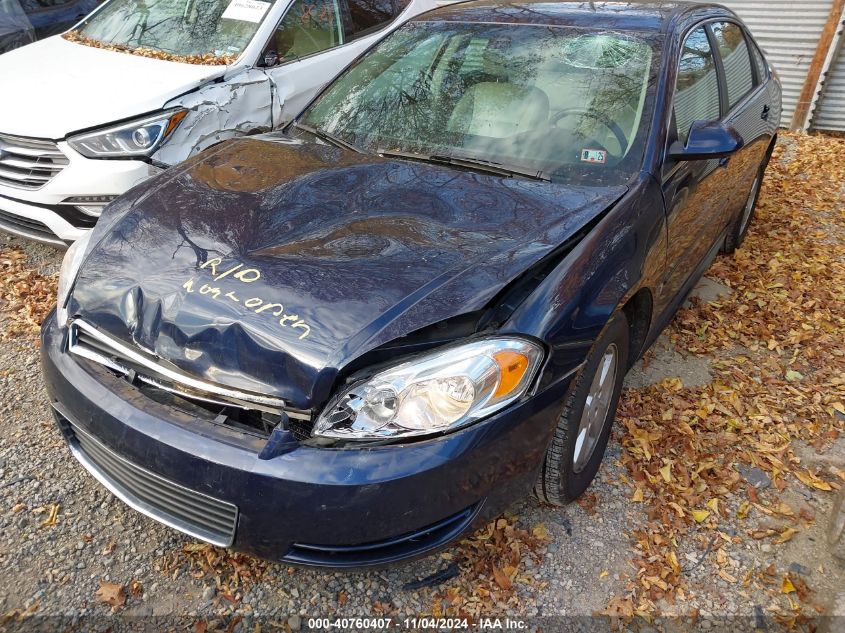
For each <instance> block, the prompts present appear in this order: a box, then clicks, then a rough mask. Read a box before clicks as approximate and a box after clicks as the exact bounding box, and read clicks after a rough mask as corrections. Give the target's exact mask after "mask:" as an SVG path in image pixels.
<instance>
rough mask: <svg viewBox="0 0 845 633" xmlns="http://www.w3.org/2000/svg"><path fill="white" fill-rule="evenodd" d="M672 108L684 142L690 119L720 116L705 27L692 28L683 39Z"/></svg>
mask: <svg viewBox="0 0 845 633" xmlns="http://www.w3.org/2000/svg"><path fill="white" fill-rule="evenodd" d="M674 108H675V123H676V124H677V127H678V140H680V141H681V142H683V143H686V141H687V137H688V136H689V131H690V128H691V127H692V124H693V123H695V122H696V121H708V122H709V121H718V120H719V118H720V116H721V115H720V111H719V77H718V75H717V74H716V60H715V57H714V56H713V50H712V49H711V48H710V40H709V39H708V38H707V31H705V30H704V27H701V28H698V29H696V30H694V31H693V32H692V33H690V35H689V37H687V39H686V41H685V42H684V47H683V49H682V51H681V60H680V63H679V65H678V81H677V84H676V86H675V100H674Z"/></svg>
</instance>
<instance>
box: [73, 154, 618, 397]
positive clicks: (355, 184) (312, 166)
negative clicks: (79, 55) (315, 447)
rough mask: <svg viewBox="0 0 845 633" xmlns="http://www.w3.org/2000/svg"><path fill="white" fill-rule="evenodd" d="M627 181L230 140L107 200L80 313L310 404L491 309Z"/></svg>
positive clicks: (177, 362) (77, 300) (248, 386)
mask: <svg viewBox="0 0 845 633" xmlns="http://www.w3.org/2000/svg"><path fill="white" fill-rule="evenodd" d="M625 191H626V188H625V187H607V188H590V187H564V186H558V185H550V184H548V183H543V182H534V181H527V180H518V179H510V178H502V177H498V176H489V175H485V174H480V173H475V172H470V171H457V170H454V169H451V168H447V167H441V166H436V165H430V164H426V163H417V162H409V161H397V160H388V159H384V158H380V157H378V156H373V155H363V154H356V153H353V152H349V151H346V150H340V149H337V148H334V147H330V146H326V145H322V144H301V143H299V142H298V141H294V140H290V139H284V138H279V139H278V140H276V141H275V142H271V141H268V140H256V139H244V140H238V141H233V142H230V143H227V144H225V145H223V146H221V148H219V149H218V151H215V152H213V153H210V154H209V153H206V154H201V155H200V156H199V157H198V159H195V160H191V161H189V162H188V163H185V164H183V165H182V166H180V167H177V168H175V169H174V170H171V171H170V172H166V173H165V174H163V175H162V176H160V177H157V178H155V179H153V180H152V181H148V183H145V184H144V185H142V186H141V189H140V190H135V195H134V196H133V198H135V199H136V201H135V202H134V204H130V202H129V201H126V202H123V201H121V200H119V201H118V202H117V203H115V204H114V205H113V206H112V207H110V208H109V209H107V210H106V215H104V217H103V218H102V219H101V220H100V223H99V225H98V227H97V229H98V230H97V231H96V233H95V236H94V237H93V238H92V240H93V242H94V243H96V246H95V247H94V248H93V249H92V251H91V252H90V253H89V255H88V256H87V258H86V261H85V262H84V264H83V265H82V268H81V270H80V273H79V276H78V278H77V282H76V285H75V288H74V291H73V296H72V298H71V301H70V303H69V306H68V308H69V314H70V316H71V317H72V318H73V317H75V316H78V317H81V318H83V319H84V320H85V321H87V322H88V323H89V324H92V325H94V326H95V327H97V328H99V329H100V330H102V331H104V332H105V333H107V334H110V335H112V336H114V337H117V338H118V339H121V340H123V341H124V342H128V343H132V344H134V345H137V346H139V347H141V348H143V349H145V350H148V351H149V352H150V353H152V354H154V355H156V356H158V357H159V358H161V359H164V360H165V361H166V362H167V363H168V364H172V365H173V366H176V367H178V368H179V369H181V370H183V371H187V372H189V373H191V374H192V375H195V376H197V377H200V378H203V379H205V380H209V381H212V382H216V383H218V384H222V385H226V386H228V387H232V388H237V389H241V390H247V391H252V392H256V393H259V394H264V395H272V396H275V397H280V398H283V399H285V400H286V401H287V403H288V404H289V405H291V406H295V407H298V408H302V409H307V408H311V407H313V406H316V405H319V404H321V403H322V402H324V401H325V399H327V398H328V395H329V390H330V389H331V386H332V384H333V383H334V380H335V378H336V376H337V372H338V370H339V369H341V368H343V367H344V366H345V365H347V364H348V363H349V362H350V361H352V360H353V359H355V358H357V357H359V356H360V355H361V354H363V353H365V352H367V351H369V350H372V349H374V348H376V347H378V346H380V345H383V344H385V343H387V342H390V341H393V340H395V339H397V338H399V337H402V336H404V335H406V334H408V333H411V332H414V331H415V330H418V329H420V328H423V327H425V326H428V325H431V324H434V323H437V322H439V321H443V320H444V319H447V318H451V317H454V316H457V315H461V314H465V313H468V312H472V311H475V310H480V309H482V308H483V307H485V306H486V305H487V304H488V303H489V302H490V300H491V299H492V298H493V297H495V296H496V294H497V293H498V292H499V291H500V290H501V289H502V288H503V287H504V286H505V285H507V284H508V283H509V282H511V281H513V280H514V279H515V278H517V277H518V276H520V274H521V273H523V272H524V271H525V270H526V269H527V268H528V267H530V266H531V265H532V264H534V263H536V262H537V261H538V260H539V259H540V258H542V257H543V256H544V255H546V254H548V253H549V252H550V251H552V250H553V249H554V248H555V247H557V246H559V245H560V244H561V243H563V242H564V241H565V240H566V239H567V238H568V237H570V236H572V235H573V234H575V233H576V232H577V231H578V230H579V229H580V228H582V227H583V226H584V224H585V223H587V222H589V221H590V220H591V219H593V218H594V217H595V216H596V215H597V214H599V213H601V212H602V211H603V210H604V209H606V208H607V207H608V206H609V205H611V204H612V203H614V202H615V201H616V200H617V199H618V198H619V197H620V196H621V195H622V194H624V192H625ZM139 192H140V194H139ZM130 195H132V194H130ZM124 205H125V206H126V207H128V209H125V210H122V209H121V208H122V207H123V206H124ZM99 235H102V237H101V238H98V236H99ZM98 239H99V242H97V240H98Z"/></svg>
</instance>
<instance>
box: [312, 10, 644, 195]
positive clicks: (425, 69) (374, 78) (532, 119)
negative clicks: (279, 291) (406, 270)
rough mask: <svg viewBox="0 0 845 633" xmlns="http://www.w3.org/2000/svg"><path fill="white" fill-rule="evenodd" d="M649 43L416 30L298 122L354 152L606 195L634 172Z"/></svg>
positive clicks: (571, 33)
mask: <svg viewBox="0 0 845 633" xmlns="http://www.w3.org/2000/svg"><path fill="white" fill-rule="evenodd" d="M659 41H660V40H659V39H658V36H656V35H651V34H642V33H633V32H631V33H628V32H618V31H601V30H589V29H582V28H570V27H550V26H534V25H513V24H509V25H504V24H503V25H490V24H465V23H455V22H436V21H421V22H414V23H410V24H407V25H406V26H404V27H403V28H401V29H399V30H398V31H397V32H396V33H394V34H393V35H391V36H390V37H389V38H387V39H386V40H385V41H384V42H382V43H381V44H379V45H378V46H377V47H376V48H375V49H373V50H372V51H371V52H370V53H369V54H368V55H366V56H365V57H364V58H363V59H362V60H361V61H360V62H358V63H357V64H356V65H354V66H352V67H351V68H350V69H349V70H348V71H347V72H346V73H345V74H344V75H342V76H341V77H340V78H339V79H338V80H337V81H335V83H334V84H332V85H331V86H330V88H329V89H328V90H327V91H326V92H325V93H324V94H323V95H322V96H321V97H320V98H319V99H318V100H317V101H315V102H314V103H313V104H312V106H311V107H310V108H309V109H308V110H306V112H305V113H304V114H303V115H302V117H301V118H300V119H299V122H300V124H301V125H302V127H303V128H305V129H308V128H310V129H311V130H312V131H313V132H321V133H323V136H324V138H327V137H329V136H331V137H334V138H335V139H336V140H337V141H339V142H344V143H347V144H352V145H354V146H356V147H357V148H360V149H363V150H367V151H371V152H377V153H382V154H385V155H390V154H400V155H401V154H405V156H404V157H405V158H410V159H419V160H425V159H426V158H427V159H429V160H434V162H441V161H442V162H451V163H453V164H462V166H464V167H467V166H468V165H469V166H470V168H472V164H473V163H474V164H475V165H477V166H480V165H481V162H482V161H483V162H484V163H486V165H487V166H488V167H491V166H496V167H498V168H503V169H509V170H514V171H516V172H520V173H521V174H522V175H526V174H528V175H531V174H534V175H536V176H538V177H543V179H549V180H551V181H553V182H568V183H577V184H585V185H610V184H620V183H624V182H627V181H628V180H629V179H630V178H631V176H632V175H633V174H635V173H637V172H639V169H640V165H641V163H642V157H643V148H644V143H645V137H646V136H647V133H648V126H649V123H650V118H651V117H650V111H651V102H652V98H653V93H654V84H655V75H656V72H657V66H658V64H657V63H655V62H654V60H655V59H657V57H656V55H657V53H658V47H659Z"/></svg>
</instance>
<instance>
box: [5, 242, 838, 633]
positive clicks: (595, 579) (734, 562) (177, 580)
mask: <svg viewBox="0 0 845 633" xmlns="http://www.w3.org/2000/svg"><path fill="white" fill-rule="evenodd" d="M11 246H19V247H21V248H23V249H24V251H25V252H26V254H27V258H28V261H29V263H30V264H31V265H32V266H33V267H34V268H37V269H38V270H40V271H41V272H42V273H44V274H50V273H54V272H55V271H57V269H58V266H59V263H60V259H61V253H60V252H59V251H56V250H54V249H52V248H50V247H44V246H40V245H35V244H30V243H26V242H24V241H21V240H18V239H16V238H12V237H8V236H0V249H3V248H6V247H11ZM725 292H729V289H727V288H725V287H722V286H720V285H719V284H718V283H716V282H713V281H709V280H708V281H705V282H704V283H703V284H702V286H701V287H700V288H699V290H698V291H697V294H698V295H699V296H701V297H702V298H703V299H704V300H714V299H716V298H718V296H719V295H720V293H725ZM3 318H7V317H3ZM5 327H6V323H5V322H4V321H2V320H0V332H2V331H3V330H4V328H5ZM710 362H711V360H710V359H708V358H706V357H688V356H685V355H684V354H682V353H680V352H679V351H677V350H676V349H675V348H674V347H673V346H672V343H671V342H670V341H669V340H668V338H666V337H662V338H661V339H660V340H659V341H658V342H657V344H656V345H655V346H654V348H653V349H652V350H651V351H650V352H649V356H648V363H647V367H644V365H643V363H642V362H640V363H639V364H638V366H637V367H636V368H635V370H634V371H633V372H632V374H631V375H630V376H629V379H628V385H629V387H630V388H642V387H644V386H646V385H649V384H652V383H656V382H659V381H660V380H662V379H663V378H666V377H681V378H682V380H684V383H685V384H690V385H693V384H706V383H707V382H708V381H709V380H710ZM0 394H2V395H0V403H2V404H0V614H2V613H6V616H5V617H0V630H4V629H5V630H17V629H18V628H23V627H25V626H35V624H36V623H40V624H42V625H45V624H46V625H49V626H48V627H47V628H52V627H54V625H55V626H56V627H57V625H58V622H57V621H56V620H50V619H43V618H41V619H39V618H38V617H35V618H29V619H28V620H27V619H25V618H26V617H27V616H29V615H31V614H35V615H36V616H62V617H65V618H68V620H67V621H66V622H65V623H74V622H75V623H76V624H77V625H78V626H79V627H80V628H81V630H95V629H96V630H105V629H106V628H108V627H109V626H112V625H113V624H114V622H113V621H112V620H111V619H110V618H107V617H105V616H108V615H110V614H111V613H112V607H110V606H109V605H108V604H104V603H103V602H101V601H99V600H98V598H97V591H98V589H99V588H100V585H101V582H106V583H116V584H118V585H121V586H122V587H126V588H127V589H126V591H127V594H128V598H127V600H126V604H125V605H124V606H122V607H121V608H119V609H118V610H117V612H119V613H120V615H122V616H149V615H156V616H167V617H176V618H181V620H179V626H174V628H178V629H179V630H184V629H185V628H189V629H190V630H195V631H198V632H202V631H205V630H215V629H216V628H218V627H219V628H220V629H221V630H225V629H226V627H227V626H230V625H231V627H230V629H231V630H235V631H253V630H262V629H261V628H260V627H259V628H258V629H256V628H255V625H254V623H253V619H255V618H258V619H259V620H260V621H261V622H262V626H263V627H264V628H263V630H276V629H278V630H298V629H300V628H302V629H306V628H307V618H308V617H314V616H323V617H325V616H332V617H333V616H335V615H342V616H372V615H375V614H379V613H387V614H405V615H412V614H430V613H432V612H435V613H436V612H438V611H439V610H440V609H441V608H442V607H443V606H444V605H445V606H448V595H449V594H448V590H449V588H450V587H451V588H454V590H455V591H458V592H470V591H472V590H473V589H472V587H473V586H474V583H476V579H475V578H473V577H472V576H471V575H470V576H467V575H466V573H465V574H464V575H463V576H462V577H461V578H458V579H455V580H452V581H449V582H447V583H446V584H445V585H443V586H439V587H433V588H423V589H418V590H410V589H407V588H405V585H406V584H407V583H409V582H412V581H415V580H419V579H421V578H426V577H428V576H429V575H431V574H432V573H434V572H436V571H438V570H440V569H442V568H444V567H445V566H447V565H448V564H449V560H448V557H449V556H450V554H451V553H454V552H455V551H456V548H451V549H450V550H448V551H447V552H446V553H445V554H443V555H436V556H432V557H429V558H427V559H423V560H420V561H416V562H413V563H410V564H406V565H403V566H399V567H393V568H389V569H385V570H381V571H376V572H369V573H325V572H319V571H309V570H298V569H297V570H295V569H292V568H289V567H286V566H282V565H278V564H271V563H267V564H264V563H260V562H258V561H255V560H252V559H245V558H242V557H228V556H217V558H215V559H214V560H211V558H208V559H206V560H205V562H201V563H199V564H198V563H197V557H196V556H191V555H190V554H186V553H185V551H184V548H185V547H186V546H188V545H190V544H191V543H192V542H193V541H192V540H191V539H190V538H188V537H186V536H183V535H181V534H179V533H177V532H175V531H173V530H171V529H169V528H166V527H164V526H162V525H160V524H158V523H156V522H155V521H152V520H150V519H148V518H146V517H144V516H142V515H140V514H138V513H137V512H135V511H133V510H131V509H129V508H128V507H126V506H125V505H124V504H123V503H121V502H120V501H118V500H117V499H115V498H113V497H112V496H111V495H110V494H109V493H108V492H106V491H105V490H104V489H103V488H102V487H101V486H100V485H99V484H98V483H97V482H96V481H94V480H93V479H92V478H91V477H90V476H89V475H88V474H87V473H86V472H85V471H84V470H83V468H82V467H81V466H79V465H78V464H77V463H76V462H75V461H74V460H73V459H72V458H71V456H70V453H69V452H68V451H67V449H66V448H65V447H64V445H63V441H62V440H61V438H60V436H59V433H58V432H57V430H56V429H55V428H54V425H53V422H52V419H51V416H50V413H49V409H48V406H47V403H46V399H45V395H44V392H43V386H42V381H41V377H40V369H39V360H38V349H37V343H36V342H34V341H32V340H30V339H28V338H25V337H13V338H9V339H8V340H3V341H0ZM617 434H618V431H617ZM620 453H621V446H620V443H619V438H618V437H614V439H613V440H612V442H611V444H610V446H609V448H608V454H607V456H606V458H605V466H604V467H603V469H602V471H601V473H600V476H599V478H598V480H597V482H596V483H595V484H594V486H593V487H592V488H591V491H590V495H588V497H587V499H586V500H585V501H584V503H581V504H573V505H571V506H569V507H567V508H564V509H562V510H561V509H555V508H550V507H547V506H543V505H541V504H539V503H538V502H537V501H536V500H534V499H533V498H526V499H525V500H523V501H521V502H519V503H518V504H516V505H515V507H514V508H513V509H512V515H509V516H510V518H509V520H510V521H512V522H513V523H514V525H515V526H516V527H521V528H524V529H526V530H529V531H531V530H535V529H536V528H537V527H538V526H542V527H544V528H545V531H547V532H548V535H549V536H548V539H547V541H545V542H544V543H543V544H542V545H541V546H540V547H539V548H537V550H536V554H537V560H535V559H534V558H532V557H531V556H530V555H528V554H527V553H526V555H524V556H523V557H522V561H521V573H522V575H523V576H525V578H526V579H525V581H524V582H520V583H517V584H515V592H516V593H515V596H514V598H515V599H514V600H512V601H511V602H509V603H507V604H501V603H500V604H497V603H496V597H495V595H494V596H493V597H492V598H491V599H490V600H491V602H490V603H489V606H488V608H489V611H488V612H489V613H490V614H491V615H495V614H499V615H502V614H504V613H507V614H509V615H514V616H519V617H526V618H532V617H534V616H568V617H571V618H574V617H576V616H583V617H586V616H590V615H592V614H594V613H595V612H597V611H601V610H603V609H605V608H606V607H607V605H608V603H609V602H610V600H611V599H612V598H613V597H614V596H620V595H625V594H626V593H627V592H628V591H629V590H630V582H631V579H632V577H633V576H634V575H635V573H636V569H634V568H633V567H632V565H631V563H630V561H631V559H632V554H631V538H630V533H631V530H632V528H633V527H635V526H637V525H641V524H643V523H644V522H645V521H646V517H644V516H643V514H644V513H643V511H642V509H641V507H640V506H639V505H637V504H632V503H631V502H630V501H629V497H630V494H631V489H630V487H628V486H625V485H621V484H620V481H622V480H623V479H624V468H623V467H622V466H621V464H620V463H619V457H620ZM804 459H805V461H806V463H809V464H812V463H813V460H817V459H824V460H828V461H829V462H830V463H833V464H836V465H837V467H838V468H845V442H843V441H842V439H841V438H840V440H839V443H838V444H835V445H834V446H833V448H832V449H831V450H829V451H827V452H826V453H825V454H824V455H823V456H819V455H817V454H816V453H815V451H814V450H813V449H811V448H806V449H805V458H804ZM749 477H753V474H750V475H749ZM781 498H782V499H783V500H785V501H786V502H788V503H789V504H790V505H791V506H792V507H793V508H795V509H796V511H797V510H798V509H799V508H805V509H806V510H807V511H808V512H810V513H812V514H813V515H814V516H815V517H817V518H818V520H816V521H815V522H814V523H812V524H811V525H809V526H807V528H806V529H803V530H802V531H801V532H800V534H798V535H797V536H796V537H795V538H793V539H792V540H790V541H789V542H787V543H785V544H782V545H772V544H770V543H769V542H768V541H766V542H763V541H756V540H749V539H745V540H741V539H735V540H734V541H731V537H732V536H735V535H736V531H737V528H736V527H732V526H731V524H730V523H729V522H726V523H725V526H724V527H723V528H721V530H722V532H720V534H722V535H723V536H722V537H723V538H724V540H725V541H726V542H727V543H728V546H726V547H724V548H722V549H720V550H719V554H718V555H719V557H720V558H721V557H723V556H725V557H727V559H726V560H721V561H720V563H721V565H720V567H719V568H718V569H717V567H716V565H715V564H714V561H713V559H714V558H715V557H716V554H713V553H712V552H711V548H708V547H707V544H706V543H703V542H702V539H697V538H695V537H694V536H695V535H693V536H691V537H690V538H688V539H687V540H686V541H685V542H683V543H679V553H680V556H679V558H680V559H681V560H680V564H681V566H682V567H683V568H684V575H685V577H686V579H687V582H688V586H689V592H688V594H687V595H686V596H685V600H683V601H676V602H675V603H674V604H670V603H669V602H668V601H667V602H666V603H665V604H661V605H659V606H660V607H661V608H662V610H663V613H664V614H666V615H673V614H685V615H689V614H698V615H699V616H700V621H699V623H698V625H697V626H698V627H699V628H700V629H701V630H706V629H707V628H710V624H709V623H708V622H707V620H708V618H713V619H714V620H713V624H712V627H713V629H714V630H715V629H718V630H741V629H742V628H748V629H749V630H750V629H752V628H753V627H754V626H755V625H759V624H761V623H762V620H761V619H760V616H761V615H762V613H763V609H764V608H766V607H767V606H768V605H769V604H770V602H771V601H772V600H774V599H775V598H773V596H772V594H770V593H765V592H761V591H760V590H758V589H756V588H755V587H754V586H745V584H744V583H743V582H742V580H741V579H742V577H743V575H744V572H746V571H748V570H755V569H764V568H766V567H767V566H769V565H773V566H774V568H776V569H777V570H785V569H792V570H793V571H795V572H796V573H798V574H799V575H800V576H801V577H802V578H804V579H805V580H806V583H807V584H808V585H809V586H811V587H812V590H813V592H814V594H813V595H814V599H813V604H815V605H818V607H819V609H820V610H821V609H823V608H824V607H826V606H828V605H832V604H835V603H836V600H837V599H838V600H839V607H838V609H839V611H840V612H841V605H842V604H843V603H845V602H843V601H845V597H843V594H842V593H838V592H842V591H843V589H842V588H843V587H845V570H843V568H842V567H840V566H837V565H836V564H835V563H834V562H833V560H832V558H831V557H830V556H829V552H828V551H827V549H826V548H825V547H824V545H823V530H824V524H825V521H824V518H825V517H826V516H827V513H828V512H829V508H830V505H831V502H832V496H831V495H830V494H819V493H812V492H809V491H808V490H807V489H806V488H800V489H799V488H798V487H795V486H790V487H789V488H787V489H786V490H785V491H784V493H783V495H782V496H781ZM54 504H55V505H57V506H58V514H57V515H56V521H55V524H53V525H49V523H50V522H49V521H48V517H49V515H50V509H51V508H52V507H53V506H54ZM45 523H47V524H46V525H45ZM710 545H711V546H712V543H711V544H710ZM189 549H190V548H189ZM203 555H205V554H203ZM212 558H213V556H212ZM209 561H210V562H209ZM236 569H241V570H246V572H247V573H248V574H252V575H253V577H252V578H251V579H250V578H247V580H246V581H244V582H243V584H242V586H241V587H240V588H238V589H237V591H234V590H233V589H232V586H231V582H229V580H228V579H229V578H230V577H231V575H232V574H233V572H234V570H236ZM725 569H733V570H734V572H733V574H731V573H728V577H729V578H728V579H727V580H726V579H725V578H724V576H722V575H719V574H718V573H717V571H718V570H722V571H724V570H725ZM244 575H245V574H241V576H244ZM731 575H733V576H735V579H734V582H731V581H730V576H731ZM132 581H136V582H137V583H138V584H134V585H133V586H134V587H136V590H135V592H134V594H137V595H133V592H132V591H131V590H130V589H131V587H130V584H131V583H132ZM778 582H780V578H779V577H778ZM775 593H777V592H775ZM230 595H234V596H235V599H236V604H232V602H231V601H230V600H229V599H228V597H227V596H230ZM730 616H736V617H737V618H740V619H737V620H731V621H728V620H725V619H724V618H726V617H730ZM241 617H242V618H244V619H243V620H239V618H241ZM80 618H82V619H81V620H80ZM86 618H87V619H86ZM128 621H129V620H125V619H124V620H122V622H124V623H125V622H128ZM140 621H141V620H139V622H140ZM148 622H153V620H148ZM154 622H157V623H158V624H157V625H156V627H159V626H160V627H161V628H166V627H165V624H164V622H165V620H155V621H154ZM538 622H539V620H538ZM562 622H568V623H569V625H572V626H574V625H575V624H578V623H580V624H584V626H588V625H593V626H597V625H596V623H595V621H591V620H586V619H585V620H580V621H579V620H577V619H572V620H559V621H556V626H558V627H559V628H562V627H563V625H562V624H561V623H562ZM728 622H730V624H728ZM839 624H842V620H839ZM740 625H742V626H740ZM168 626H169V625H168ZM655 626H656V627H657V628H660V626H662V624H660V623H655ZM768 626H769V629H768V630H779V629H777V628H776V625H773V624H772V622H768ZM71 628H73V627H71ZM591 630H592V629H591ZM683 630H686V629H683ZM830 630H831V631H845V625H843V626H842V628H834V629H830Z"/></svg>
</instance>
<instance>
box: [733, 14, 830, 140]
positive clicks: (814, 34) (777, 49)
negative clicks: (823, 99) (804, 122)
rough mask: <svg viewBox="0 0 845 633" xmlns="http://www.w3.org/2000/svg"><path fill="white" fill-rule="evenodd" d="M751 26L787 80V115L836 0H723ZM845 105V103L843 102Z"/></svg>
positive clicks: (786, 118) (787, 117)
mask: <svg viewBox="0 0 845 633" xmlns="http://www.w3.org/2000/svg"><path fill="white" fill-rule="evenodd" d="M720 4H723V5H724V6H726V7H730V8H731V9H733V10H734V11H735V12H736V13H737V15H739V16H740V17H741V18H742V19H743V21H744V22H745V23H746V24H747V25H748V27H749V28H750V29H751V32H752V33H753V34H754V38H755V39H756V40H757V42H758V43H759V44H760V46H761V47H762V48H763V50H764V51H765V52H766V57H767V58H768V60H769V62H770V63H771V64H772V65H773V66H774V67H775V69H776V70H777V71H778V74H779V75H780V78H781V80H782V81H783V116H782V118H781V124H782V125H786V126H788V125H789V123H790V121H791V120H792V115H793V114H794V113H795V105H796V103H797V101H798V97H799V95H800V94H801V88H802V86H803V85H804V80H805V79H806V78H807V71H808V70H809V68H810V62H811V61H812V60H813V55H814V54H815V52H816V47H817V46H818V43H819V38H820V36H821V33H822V30H823V29H824V25H825V23H826V22H827V18H828V16H829V15H830V10H831V8H832V7H833V0H721V2H720ZM840 106H841V108H842V109H845V103H841V104H840Z"/></svg>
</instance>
